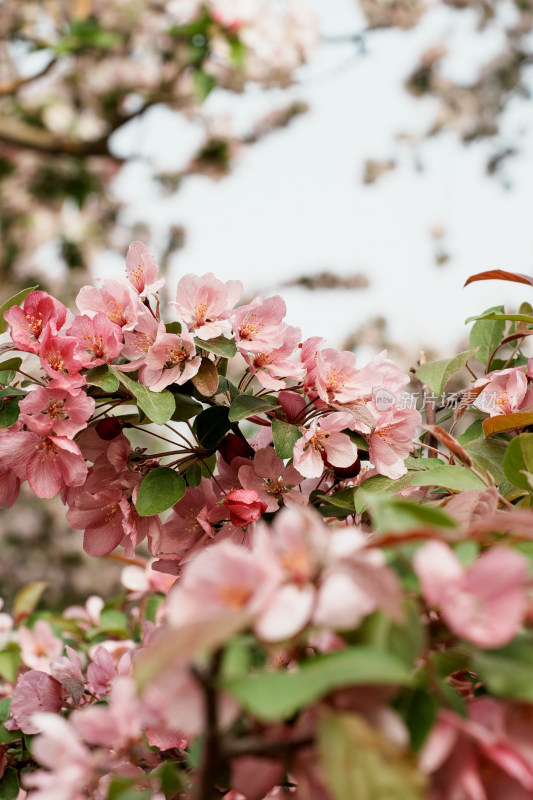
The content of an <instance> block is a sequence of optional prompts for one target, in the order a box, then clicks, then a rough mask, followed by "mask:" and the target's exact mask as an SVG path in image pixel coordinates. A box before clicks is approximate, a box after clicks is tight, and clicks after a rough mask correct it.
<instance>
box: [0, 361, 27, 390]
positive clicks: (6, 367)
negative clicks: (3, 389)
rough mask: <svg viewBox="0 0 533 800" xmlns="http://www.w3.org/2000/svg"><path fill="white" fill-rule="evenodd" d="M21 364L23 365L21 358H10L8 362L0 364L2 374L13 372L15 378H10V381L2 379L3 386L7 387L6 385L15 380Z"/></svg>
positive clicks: (0, 381)
mask: <svg viewBox="0 0 533 800" xmlns="http://www.w3.org/2000/svg"><path fill="white" fill-rule="evenodd" d="M21 364H22V359H21V358H9V359H8V360H7V361H2V363H1V364H0V372H1V373H4V372H9V373H11V372H12V371H13V377H12V378H9V379H8V380H4V379H3V378H2V379H1V380H0V383H1V384H2V385H3V386H5V385H6V383H10V382H11V381H12V380H13V378H14V377H15V371H16V370H17V369H18V368H19V367H20V365H21Z"/></svg>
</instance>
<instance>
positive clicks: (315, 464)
mask: <svg viewBox="0 0 533 800" xmlns="http://www.w3.org/2000/svg"><path fill="white" fill-rule="evenodd" d="M353 421H354V418H353V416H352V415H351V414H349V413H347V412H336V413H333V414H329V415H328V416H325V417H320V419H318V420H316V419H315V420H313V421H312V422H311V424H310V426H309V428H308V429H307V430H305V431H304V434H303V436H302V437H301V439H298V441H297V442H296V444H295V445H294V451H293V452H294V466H295V467H296V469H297V470H298V472H300V473H301V474H302V475H304V476H305V477H306V478H318V477H319V476H320V475H322V472H323V471H324V458H325V459H326V460H327V461H328V462H329V464H331V466H333V467H349V466H350V465H351V464H353V462H354V461H355V459H356V458H357V447H356V446H355V445H354V444H353V442H352V441H351V440H350V437H349V436H348V435H347V434H345V433H341V431H342V430H344V429H345V428H350V427H352V426H353ZM323 457H324V458H323Z"/></svg>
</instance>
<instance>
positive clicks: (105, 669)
mask: <svg viewBox="0 0 533 800" xmlns="http://www.w3.org/2000/svg"><path fill="white" fill-rule="evenodd" d="M114 677H115V663H114V661H113V658H112V657H111V653H110V652H109V650H107V649H106V648H105V647H102V646H101V645H100V646H99V647H97V648H96V650H95V652H94V654H93V660H92V661H91V663H90V664H89V666H88V667H87V687H88V689H89V691H91V692H92V693H93V694H94V695H95V697H97V698H98V699H101V698H102V697H105V696H106V695H108V694H109V691H110V687H111V681H112V680H113V678H114Z"/></svg>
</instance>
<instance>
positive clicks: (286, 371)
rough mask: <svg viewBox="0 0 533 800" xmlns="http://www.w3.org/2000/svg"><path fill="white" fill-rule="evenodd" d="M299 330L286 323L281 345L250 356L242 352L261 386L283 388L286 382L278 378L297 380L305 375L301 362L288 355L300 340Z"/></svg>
mask: <svg viewBox="0 0 533 800" xmlns="http://www.w3.org/2000/svg"><path fill="white" fill-rule="evenodd" d="M300 337H301V332H300V329H299V328H294V327H292V325H287V326H286V329H285V338H284V340H283V344H282V345H281V347H277V348H275V349H273V350H271V351H270V352H262V353H258V354H256V355H253V354H252V356H250V355H249V354H248V353H247V352H246V351H244V352H243V355H244V358H245V360H246V362H247V364H248V365H249V368H250V372H251V373H252V375H255V377H256V378H257V380H258V381H259V383H260V384H261V386H264V387H265V389H272V390H277V389H285V387H286V385H287V384H286V382H285V381H284V380H280V378H291V379H292V380H295V381H299V380H301V379H302V378H303V377H304V375H305V369H304V367H303V366H302V364H299V363H298V362H296V361H291V360H290V356H291V355H292V354H293V353H294V351H295V348H296V347H297V346H298V342H299V341H300Z"/></svg>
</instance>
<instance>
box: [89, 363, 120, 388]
mask: <svg viewBox="0 0 533 800" xmlns="http://www.w3.org/2000/svg"><path fill="white" fill-rule="evenodd" d="M85 377H86V378H87V383H88V384H89V385H90V386H98V388H99V389H102V390H103V391H104V392H107V393H108V394H113V393H114V392H116V391H117V389H118V387H119V381H118V378H117V376H116V375H114V374H113V373H112V372H110V371H109V367H108V366H107V364H101V365H100V366H99V367H93V368H92V369H90V370H89V371H88V372H87V375H86V376H85Z"/></svg>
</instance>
